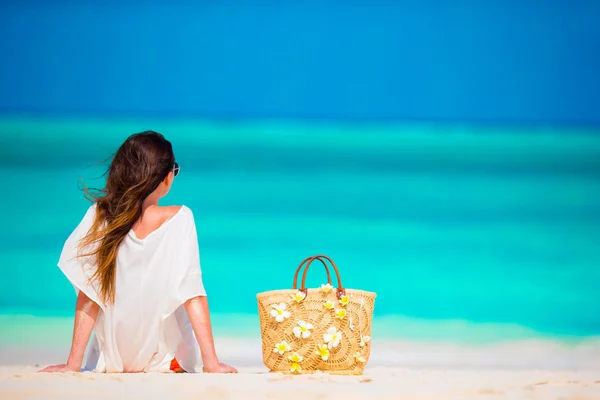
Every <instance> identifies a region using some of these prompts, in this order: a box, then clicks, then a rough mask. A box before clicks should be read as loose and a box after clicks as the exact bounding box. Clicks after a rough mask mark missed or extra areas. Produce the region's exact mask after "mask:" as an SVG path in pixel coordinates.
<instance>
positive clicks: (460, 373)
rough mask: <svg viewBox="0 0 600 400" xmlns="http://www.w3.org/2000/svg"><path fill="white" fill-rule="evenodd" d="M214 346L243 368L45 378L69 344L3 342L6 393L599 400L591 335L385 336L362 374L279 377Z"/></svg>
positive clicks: (251, 346) (245, 356)
mask: <svg viewBox="0 0 600 400" xmlns="http://www.w3.org/2000/svg"><path fill="white" fill-rule="evenodd" d="M61 347H62V348H61ZM217 347H218V349H219V353H220V355H221V358H222V360H223V361H224V362H229V363H231V364H232V365H234V366H236V367H238V369H239V371H240V373H239V374H237V375H214V374H172V373H171V374H157V373H152V374H146V373H140V374H97V373H93V372H83V373H77V374H75V373H73V374H41V373H36V371H37V370H38V369H39V368H42V367H44V366H45V365H47V364H48V363H51V362H54V363H60V362H64V355H65V354H66V353H65V351H66V350H68V349H66V348H64V346H62V345H61V346H58V347H56V346H54V347H52V348H51V349H50V348H43V347H39V348H34V347H31V346H28V347H26V346H19V345H17V344H15V343H13V344H12V345H11V346H9V347H6V346H3V347H0V360H1V364H2V366H0V399H2V400H4V399H57V400H58V399H81V398H86V399H113V398H143V399H159V398H162V399H164V398H175V399H223V400H227V399H286V400H291V399H327V398H335V399H344V400H350V399H462V400H464V399H560V400H568V399H572V400H584V399H586V400H589V399H600V346H598V343H596V342H595V341H593V342H585V343H583V342H580V343H577V344H571V345H565V344H564V343H557V342H550V341H539V340H538V341H534V340H530V341H523V342H519V343H505V344H496V345H486V346H464V345H449V344H440V343H438V344H435V343H414V342H402V341H387V342H379V343H373V350H372V356H371V359H370V361H369V364H368V366H367V368H366V369H365V373H364V375H362V376H333V375H327V374H323V373H316V374H312V375H301V376H291V375H284V374H274V373H269V372H268V371H267V370H266V368H265V367H264V366H262V364H261V361H260V341H257V340H245V339H238V338H218V339H217Z"/></svg>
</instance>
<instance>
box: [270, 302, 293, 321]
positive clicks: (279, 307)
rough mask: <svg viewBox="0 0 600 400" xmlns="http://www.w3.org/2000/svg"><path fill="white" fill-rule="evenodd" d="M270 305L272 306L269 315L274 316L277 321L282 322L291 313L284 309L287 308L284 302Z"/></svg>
mask: <svg viewBox="0 0 600 400" xmlns="http://www.w3.org/2000/svg"><path fill="white" fill-rule="evenodd" d="M271 307H272V308H273V309H272V310H271V317H273V318H275V321H277V322H283V321H284V320H285V319H286V318H289V317H290V315H292V314H290V312H289V311H286V310H285V309H286V308H287V304H285V303H280V304H273V305H272V306H271Z"/></svg>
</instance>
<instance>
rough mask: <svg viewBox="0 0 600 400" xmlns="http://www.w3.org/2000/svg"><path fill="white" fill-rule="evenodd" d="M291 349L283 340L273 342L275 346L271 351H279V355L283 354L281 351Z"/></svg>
mask: <svg viewBox="0 0 600 400" xmlns="http://www.w3.org/2000/svg"><path fill="white" fill-rule="evenodd" d="M290 349H291V347H290V345H289V344H288V342H286V341H285V340H283V341H281V343H276V344H275V348H274V349H273V353H279V354H280V355H283V353H285V352H286V351H289V350H290Z"/></svg>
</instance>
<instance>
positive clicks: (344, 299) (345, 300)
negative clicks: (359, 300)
mask: <svg viewBox="0 0 600 400" xmlns="http://www.w3.org/2000/svg"><path fill="white" fill-rule="evenodd" d="M348 303H350V297H348V296H347V295H343V296H341V297H340V304H341V305H342V306H345V305H347V304H348Z"/></svg>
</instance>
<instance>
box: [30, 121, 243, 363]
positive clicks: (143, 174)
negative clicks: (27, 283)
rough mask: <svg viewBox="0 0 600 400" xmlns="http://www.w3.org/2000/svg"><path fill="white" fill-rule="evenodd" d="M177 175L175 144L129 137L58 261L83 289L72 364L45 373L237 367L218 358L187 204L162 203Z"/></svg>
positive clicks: (150, 136) (155, 137) (151, 135)
mask: <svg viewBox="0 0 600 400" xmlns="http://www.w3.org/2000/svg"><path fill="white" fill-rule="evenodd" d="M178 173H179V166H178V165H177V163H176V162H175V156H174V154H173V149H172V146H171V143H169V142H168V141H167V140H166V139H165V138H164V137H163V136H162V135H161V134H159V133H156V132H152V131H147V132H143V133H139V134H135V135H132V136H130V137H129V138H128V139H127V140H126V141H125V143H123V145H121V147H120V148H119V149H118V151H117V152H116V154H115V155H114V157H113V160H112V162H111V164H110V167H109V169H108V176H107V180H106V186H105V187H104V189H102V190H100V191H97V192H96V193H95V194H92V193H90V191H89V190H87V189H85V193H86V197H88V199H90V200H91V201H92V202H93V203H94V204H93V205H92V206H91V207H90V208H89V209H88V211H87V213H86V214H85V216H84V217H83V220H82V221H81V222H80V223H79V225H78V226H77V228H76V229H75V231H73V233H72V234H71V235H70V236H69V238H68V239H67V241H66V243H65V245H64V248H63V251H62V254H61V256H60V260H59V262H58V266H59V267H60V269H61V270H62V271H63V273H64V274H65V275H66V277H67V278H68V279H69V280H70V281H71V283H72V284H73V286H74V287H75V290H76V292H77V303H76V310H75V324H74V325H75V326H74V330H73V342H72V345H71V352H70V354H69V358H68V360H67V363H66V364H61V365H53V366H50V367H48V368H45V369H44V370H42V371H44V372H65V371H80V369H81V367H82V362H83V357H84V352H85V349H86V347H87V345H88V342H89V339H90V335H91V333H92V330H94V332H95V337H94V339H93V340H92V343H91V345H90V349H89V351H88V357H87V364H86V369H93V370H94V371H97V372H150V371H154V372H168V371H171V370H175V371H187V372H196V371H197V370H198V368H197V364H198V362H199V356H198V347H199V349H200V353H201V356H202V364H203V368H202V370H203V371H204V372H214V373H229V372H237V371H236V370H235V368H233V367H230V366H229V365H226V364H222V363H220V362H219V360H218V358H217V355H216V352H215V347H214V342H213V336H212V329H211V325H210V317H209V311H208V303H207V299H206V292H205V290H204V286H203V283H202V274H201V270H200V257H199V250H198V242H197V236H196V226H195V223H194V217H193V214H192V211H191V210H190V209H189V208H187V207H185V206H181V207H175V206H168V207H162V206H158V200H159V199H160V198H161V197H163V196H165V195H166V194H167V193H168V192H169V190H170V188H171V185H172V184H173V180H174V178H175V177H176V176H177V174H178Z"/></svg>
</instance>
